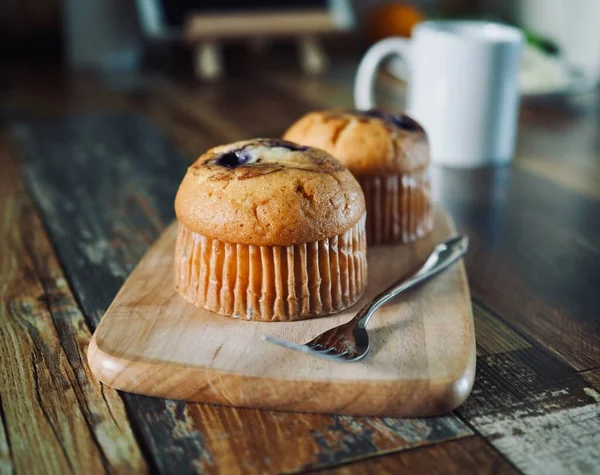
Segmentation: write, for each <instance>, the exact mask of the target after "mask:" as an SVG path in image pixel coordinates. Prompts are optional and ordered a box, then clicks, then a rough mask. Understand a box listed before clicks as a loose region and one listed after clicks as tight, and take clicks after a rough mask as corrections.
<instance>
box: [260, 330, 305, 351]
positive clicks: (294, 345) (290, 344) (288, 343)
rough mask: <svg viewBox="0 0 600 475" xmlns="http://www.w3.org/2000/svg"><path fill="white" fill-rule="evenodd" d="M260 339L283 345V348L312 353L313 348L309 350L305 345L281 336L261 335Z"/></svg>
mask: <svg viewBox="0 0 600 475" xmlns="http://www.w3.org/2000/svg"><path fill="white" fill-rule="evenodd" d="M260 339H261V340H263V341H268V342H269V343H273V344H275V345H279V346H283V347H284V348H287V349H289V350H296V351H300V352H302V353H310V354H314V350H311V349H310V348H308V347H307V346H305V345H299V344H298V343H293V342H291V341H287V340H284V339H282V338H277V337H275V336H269V335H261V336H260Z"/></svg>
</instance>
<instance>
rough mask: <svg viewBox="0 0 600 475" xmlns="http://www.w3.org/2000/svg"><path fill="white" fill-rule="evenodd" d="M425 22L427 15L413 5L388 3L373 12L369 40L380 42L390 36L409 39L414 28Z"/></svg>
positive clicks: (369, 26) (370, 20)
mask: <svg viewBox="0 0 600 475" xmlns="http://www.w3.org/2000/svg"><path fill="white" fill-rule="evenodd" d="M424 20H425V14H424V13H423V12H422V11H421V10H420V9H419V8H417V7H415V6H413V5H404V4H402V3H387V4H385V5H381V6H379V7H377V8H375V9H374V10H373V12H372V13H371V15H370V16H369V21H368V24H367V32H368V35H369V39H370V40H372V41H379V40H381V39H383V38H387V37H388V36H405V37H409V36H410V34H411V31H412V29H413V27H414V26H415V25H416V24H417V23H421V22H422V21H424Z"/></svg>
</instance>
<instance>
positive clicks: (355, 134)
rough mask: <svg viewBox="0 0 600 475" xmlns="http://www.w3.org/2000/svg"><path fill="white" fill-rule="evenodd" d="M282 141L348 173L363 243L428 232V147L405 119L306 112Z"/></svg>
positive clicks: (360, 113) (374, 113)
mask: <svg viewBox="0 0 600 475" xmlns="http://www.w3.org/2000/svg"><path fill="white" fill-rule="evenodd" d="M284 138H285V139H286V140H290V141H292V142H296V143H298V144H302V145H308V146H311V147H317V148H320V149H323V150H325V151H327V152H329V153H330V154H331V155H333V156H334V157H335V158H337V159H338V160H339V161H340V162H342V163H343V164H344V165H345V166H346V167H348V169H349V170H350V171H351V172H352V173H353V174H354V176H355V177H356V178H357V180H358V181H359V183H360V185H361V187H362V189H363V191H364V193H365V200H366V206H367V238H368V240H369V244H386V243H387V244H393V243H407V242H411V241H414V240H416V239H419V238H421V237H423V236H425V235H426V234H427V233H429V232H430V231H431V229H432V227H433V219H432V214H431V191H430V190H431V185H430V178H429V172H428V167H429V145H428V141H427V135H426V134H425V131H424V130H423V128H422V127H421V126H420V125H419V124H418V123H417V122H416V121H414V120H413V119H411V118H410V117H408V116H406V115H401V116H396V115H391V114H386V113H383V112H380V111H377V110H371V111H353V112H336V111H320V112H312V113H310V114H307V115H305V116H304V117H302V118H301V119H300V120H298V121H297V122H296V123H294V124H293V125H292V126H291V127H290V128H289V129H288V131H287V132H286V133H285V135H284Z"/></svg>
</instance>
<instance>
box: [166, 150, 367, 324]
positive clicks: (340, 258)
mask: <svg viewBox="0 0 600 475" xmlns="http://www.w3.org/2000/svg"><path fill="white" fill-rule="evenodd" d="M175 211H176V214H177V219H178V221H179V231H178V238H177V245H176V250H175V286H176V288H177V291H178V292H179V294H180V295H181V296H182V297H183V298H184V299H185V300H187V301H188V302H190V303H192V304H194V305H196V306H198V307H203V308H206V309H208V310H210V311H212V312H216V313H220V314H222V315H227V316H230V317H234V318H242V319H245V320H259V321H291V320H299V319H304V318H309V317H316V316H320V315H326V314H330V313H334V312H338V311H340V310H343V309H345V308H347V307H349V306H351V305H352V304H353V303H355V302H356V301H357V300H358V299H359V298H360V296H361V295H362V293H363V291H364V288H365V285H366V279H367V261H366V233H365V214H366V213H365V202H364V195H363V193H362V191H361V188H360V185H359V184H358V182H357V181H356V179H355V178H354V177H353V176H352V174H351V173H350V172H349V171H348V170H347V169H346V168H345V167H344V166H343V165H341V164H340V163H339V162H338V161H337V160H335V159H334V158H333V157H331V156H330V155H329V154H328V153H326V152H324V151H322V150H317V149H314V148H310V147H307V146H299V145H296V144H294V143H291V142H287V141H284V140H279V139H254V140H248V141H243V142H237V143H232V144H229V145H223V146H219V147H216V148H213V149H211V150H209V151H208V152H206V153H205V154H204V155H202V156H201V157H200V158H199V159H198V160H197V161H196V162H195V163H194V164H193V165H192V166H191V167H190V168H189V169H188V171H187V174H186V175H185V178H184V179H183V182H182V183H181V186H180V187H179V191H178V192H177V197H176V199H175Z"/></svg>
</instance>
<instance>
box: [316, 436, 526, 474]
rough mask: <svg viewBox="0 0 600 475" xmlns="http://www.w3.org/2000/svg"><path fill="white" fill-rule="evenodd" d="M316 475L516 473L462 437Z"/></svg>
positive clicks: (487, 448)
mask: <svg viewBox="0 0 600 475" xmlns="http://www.w3.org/2000/svg"><path fill="white" fill-rule="evenodd" d="M319 473H320V474H323V475H353V474H361V475H370V474H373V475H380V474H381V475H385V474H390V475H401V474H404V473H406V474H414V473H427V474H440V475H453V474H456V475H460V474H463V473H477V474H481V475H484V474H495V475H508V474H516V473H519V472H518V471H517V470H515V469H514V468H513V467H512V466H511V465H510V464H509V463H508V462H507V461H506V460H505V459H504V457H502V456H501V455H500V454H498V452H496V451H495V450H493V449H492V448H490V446H489V445H488V444H487V443H486V442H484V441H483V439H481V438H480V437H466V438H464V439H459V440H453V441H450V442H444V443H441V444H436V445H432V446H427V447H420V448H418V449H413V450H408V451H406V452H400V453H395V454H391V455H386V456H384V457H378V458H375V459H373V458H369V459H366V460H363V461H360V462H356V463H352V464H349V465H344V466H341V467H337V468H334V469H330V470H323V471H321V472H319Z"/></svg>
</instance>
